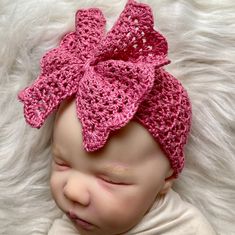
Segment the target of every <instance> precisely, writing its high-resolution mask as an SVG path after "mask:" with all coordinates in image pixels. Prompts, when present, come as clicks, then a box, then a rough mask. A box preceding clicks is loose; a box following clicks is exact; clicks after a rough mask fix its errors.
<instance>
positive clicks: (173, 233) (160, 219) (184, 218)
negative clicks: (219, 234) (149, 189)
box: [48, 189, 216, 235]
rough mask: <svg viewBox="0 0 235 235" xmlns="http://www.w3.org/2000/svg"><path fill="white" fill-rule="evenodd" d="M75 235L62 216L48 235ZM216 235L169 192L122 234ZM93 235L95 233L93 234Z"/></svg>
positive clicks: (177, 195)
mask: <svg viewBox="0 0 235 235" xmlns="http://www.w3.org/2000/svg"><path fill="white" fill-rule="evenodd" d="M65 234H66V235H79V233H78V231H77V230H76V228H75V227H74V226H73V224H72V223H71V222H70V220H69V219H68V218H67V217H66V216H65V215H64V216H63V217H62V218H59V219H56V220H55V221H54V223H53V224H52V227H51V228H50V230H49V232H48V235H65ZM136 234H139V235H216V233H215V231H214V230H213V228H212V227H211V225H210V224H209V222H208V221H207V219H206V218H205V217H204V216H203V215H202V213H201V212H200V211H199V210H198V209H197V208H195V207H194V206H193V205H191V204H189V203H187V202H185V201H183V200H182V199H181V197H180V196H179V194H178V193H176V192H175V191H173V190H172V189H171V190H170V191H169V192H168V193H167V194H166V195H165V196H164V197H160V198H159V199H158V200H156V202H155V203H154V205H153V206H152V208H151V210H150V211H149V212H148V213H147V214H146V215H145V216H144V217H143V219H142V220H141V221H140V223H139V224H137V225H136V226H135V227H134V228H132V229H131V230H130V231H128V232H127V233H125V235H136ZM94 235H95V234H94Z"/></svg>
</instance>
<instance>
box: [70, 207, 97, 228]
mask: <svg viewBox="0 0 235 235" xmlns="http://www.w3.org/2000/svg"><path fill="white" fill-rule="evenodd" d="M67 216H68V217H69V218H70V219H71V221H72V222H73V223H74V224H75V226H76V227H78V228H81V229H84V230H93V229H94V228H95V225H94V224H92V223H90V222H88V221H86V220H84V219H82V218H80V217H78V216H77V215H76V214H75V213H74V212H72V211H70V212H68V213H67Z"/></svg>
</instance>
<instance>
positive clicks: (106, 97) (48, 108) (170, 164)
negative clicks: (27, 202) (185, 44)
mask: <svg viewBox="0 0 235 235" xmlns="http://www.w3.org/2000/svg"><path fill="white" fill-rule="evenodd" d="M153 22H154V20H153V14H152V11H151V8H150V7H149V6H148V5H146V4H141V3H137V2H136V1H134V0H129V1H128V2H127V4H126V7H125V9H124V10H123V12H122V13H121V15H120V17H119V18H118V20H117V22H116V23H115V25H114V26H113V28H112V29H111V30H110V31H109V32H108V33H107V34H106V33H105V18H104V15H103V14H102V12H101V11H100V10H99V9H97V8H91V9H82V10H78V12H77V14H76V25H75V31H74V32H71V33H68V34H66V35H65V36H64V37H63V39H62V41H61V43H60V45H59V46H58V47H57V48H55V49H52V50H51V51H49V52H47V53H46V54H45V55H44V56H43V58H42V60H41V73H40V75H39V77H38V78H37V80H36V81H35V82H34V83H33V84H32V85H31V86H29V87H27V88H26V89H24V90H23V91H21V92H20V93H19V99H20V100H21V101H22V102H23V103H24V115H25V119H26V121H27V122H28V123H29V124H30V125H31V126H32V127H36V128H40V127H41V126H42V125H43V123H44V122H45V120H46V118H47V117H48V116H49V115H50V114H51V113H52V112H53V111H54V110H58V109H59V111H58V113H57V117H56V120H55V125H54V132H53V142H52V150H53V163H52V173H51V189H52V194H53V197H54V199H55V201H56V203H57V205H58V206H59V208H60V209H61V210H62V211H63V212H64V213H65V214H66V217H63V218H62V219H61V220H58V221H55V223H54V224H53V226H52V228H51V230H50V232H49V234H50V235H51V234H55V235H59V234H63V235H64V234H70V233H71V234H73V233H74V231H76V234H81V235H119V234H145V235H148V234H151V235H157V234H180V235H183V234H185V235H190V234H198V235H202V234H206V235H210V234H214V232H213V230H212V228H211V227H210V225H209V224H208V222H207V221H206V219H205V218H204V217H203V216H202V214H201V213H200V212H199V211H198V210H197V209H195V208H194V207H193V206H191V205H189V204H188V203H185V202H183V201H182V200H181V199H180V197H179V196H178V195H177V194H176V193H175V192H173V190H171V186H172V183H173V179H175V178H177V177H178V175H179V174H180V172H181V171H182V169H183V167H184V146H185V144H186V142H187V138H188V135H189V131H190V126H191V116H192V112H191V103H190V99H189V96H188V94H187V92H186V90H185V89H184V87H183V86H182V84H181V83H180V82H179V81H178V80H177V79H176V78H175V77H174V76H172V75H171V74H170V73H168V72H166V71H165V69H164V68H163V66H165V65H166V64H168V63H169V60H168V59H167V41H166V39H165V38H164V36H163V35H161V34H160V33H159V32H157V31H156V30H155V29H154V25H153ZM63 102H64V103H63ZM70 222H71V223H70Z"/></svg>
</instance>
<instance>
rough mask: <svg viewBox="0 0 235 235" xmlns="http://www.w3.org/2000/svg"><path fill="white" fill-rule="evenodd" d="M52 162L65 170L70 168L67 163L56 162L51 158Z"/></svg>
mask: <svg viewBox="0 0 235 235" xmlns="http://www.w3.org/2000/svg"><path fill="white" fill-rule="evenodd" d="M53 162H54V164H55V165H56V166H58V167H60V168H61V169H62V170H66V169H68V168H70V166H69V164H67V163H65V162H58V161H56V160H53Z"/></svg>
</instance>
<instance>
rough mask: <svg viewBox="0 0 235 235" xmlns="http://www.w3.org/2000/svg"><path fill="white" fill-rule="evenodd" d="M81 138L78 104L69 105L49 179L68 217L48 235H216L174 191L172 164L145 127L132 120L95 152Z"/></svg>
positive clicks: (57, 130) (57, 132)
mask: <svg viewBox="0 0 235 235" xmlns="http://www.w3.org/2000/svg"><path fill="white" fill-rule="evenodd" d="M82 140H83V138H82V129H81V124H80V122H79V120H78V118H77V116H76V107H75V102H74V100H70V101H66V102H65V103H64V104H63V105H62V106H61V108H60V109H59V111H58V113H57V117H56V121H55V125H54V132H53V143H52V151H53V161H52V172H51V180H50V183H51V190H52V194H53V197H54V199H55V201H56V203H57V205H58V207H59V208H60V209H61V210H62V211H63V212H64V213H65V214H66V216H64V217H63V218H61V219H58V220H55V222H54V224H53V225H52V228H51V229H50V231H49V233H48V235H64V234H67V235H75V234H81V235H119V234H144V235H150V234H151V235H157V234H172V235H173V234H176V235H177V234H179V235H190V234H192V235H193V234H195V235H196V234H198V235H203V234H205V235H212V234H215V233H214V232H213V229H212V228H211V226H210V225H209V223H208V222H207V220H206V219H205V217H204V216H203V215H202V214H201V213H200V212H199V210H197V209H196V208H195V207H193V206H192V205H190V204H189V203H186V202H184V201H182V200H181V198H180V197H179V195H178V194H177V193H176V192H174V191H173V190H172V189H171V186H172V183H173V177H171V176H172V174H173V170H172V168H171V166H170V163H169V160H168V159H167V157H166V156H165V155H164V153H163V152H162V150H161V149H160V148H159V146H158V145H157V144H156V142H155V141H154V139H153V138H152V136H151V135H150V134H149V133H148V131H146V129H145V128H143V127H142V126H141V125H140V124H138V123H137V122H134V121H130V122H129V123H128V124H127V125H126V126H125V127H123V128H121V129H120V130H118V131H116V132H114V133H113V134H112V136H110V138H109V139H108V141H107V143H106V145H105V146H104V147H103V148H102V149H101V150H98V151H95V152H86V151H85V150H84V148H83V143H82V142H83V141H82Z"/></svg>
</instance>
